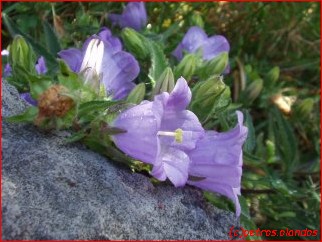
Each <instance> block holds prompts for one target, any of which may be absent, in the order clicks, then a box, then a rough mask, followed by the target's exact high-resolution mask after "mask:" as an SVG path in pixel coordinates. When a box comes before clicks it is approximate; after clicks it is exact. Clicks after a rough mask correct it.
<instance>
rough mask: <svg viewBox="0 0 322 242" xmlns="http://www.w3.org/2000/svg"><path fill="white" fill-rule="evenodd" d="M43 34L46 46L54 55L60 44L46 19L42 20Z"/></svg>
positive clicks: (59, 48)
mask: <svg viewBox="0 0 322 242" xmlns="http://www.w3.org/2000/svg"><path fill="white" fill-rule="evenodd" d="M43 27H44V34H45V39H46V44H47V48H48V49H49V51H50V53H51V54H52V55H53V56H55V55H56V54H57V53H58V52H59V51H60V50H61V47H60V44H59V41H58V38H57V36H56V34H55V32H54V30H53V28H52V27H51V26H50V25H49V23H48V22H47V21H44V22H43Z"/></svg>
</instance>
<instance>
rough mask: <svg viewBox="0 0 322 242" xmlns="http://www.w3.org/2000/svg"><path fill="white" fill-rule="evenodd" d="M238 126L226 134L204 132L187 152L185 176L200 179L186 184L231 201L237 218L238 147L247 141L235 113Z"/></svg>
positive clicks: (238, 213) (239, 181) (238, 209)
mask: <svg viewBox="0 0 322 242" xmlns="http://www.w3.org/2000/svg"><path fill="white" fill-rule="evenodd" d="M237 118H238V124H237V125H236V127H235V128H234V129H232V130H230V131H228V132H224V133H219V132H216V131H207V132H206V134H205V136H204V137H203V138H202V139H200V140H199V141H198V142H197V144H196V148H195V149H193V150H190V151H188V152H187V154H188V155H189V157H190V159H191V164H190V167H189V175H190V176H193V177H199V178H204V179H200V180H198V181H192V180H188V184H190V185H193V186H196V187H199V188H202V189H204V190H208V191H212V192H217V193H220V194H222V195H224V196H226V197H228V198H230V199H232V200H233V202H234V203H235V207H236V214H237V216H239V215H240V204H239V201H238V196H237V195H240V183H241V175H242V164H243V160H242V158H243V157H242V156H243V153H242V145H243V143H244V141H245V140H246V137H247V132H248V130H247V127H245V126H243V114H242V113H241V112H239V111H237Z"/></svg>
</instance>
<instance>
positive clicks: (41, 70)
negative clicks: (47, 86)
mask: <svg viewBox="0 0 322 242" xmlns="http://www.w3.org/2000/svg"><path fill="white" fill-rule="evenodd" d="M35 68H36V71H37V73H38V74H39V75H40V74H45V73H46V72H47V66H46V62H45V58H44V57H42V56H40V57H39V59H38V61H37V64H36V65H35Z"/></svg>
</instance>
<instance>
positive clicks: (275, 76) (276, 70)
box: [267, 66, 280, 83]
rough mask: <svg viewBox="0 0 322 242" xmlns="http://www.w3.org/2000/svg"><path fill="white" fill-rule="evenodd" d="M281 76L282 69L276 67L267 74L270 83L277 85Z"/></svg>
mask: <svg viewBox="0 0 322 242" xmlns="http://www.w3.org/2000/svg"><path fill="white" fill-rule="evenodd" d="M279 76H280V68H279V67H278V66H275V67H274V68H272V69H271V70H270V71H269V72H268V73H267V81H268V82H269V83H275V82H276V81H277V80H278V78H279Z"/></svg>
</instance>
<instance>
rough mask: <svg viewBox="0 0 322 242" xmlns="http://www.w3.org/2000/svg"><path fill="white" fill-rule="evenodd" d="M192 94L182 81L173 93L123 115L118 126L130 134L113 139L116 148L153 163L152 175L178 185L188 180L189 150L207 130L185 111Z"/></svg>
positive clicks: (181, 79)
mask: <svg viewBox="0 0 322 242" xmlns="http://www.w3.org/2000/svg"><path fill="white" fill-rule="evenodd" d="M190 100H191V91H190V89H189V87H188V84H187V82H186V80H185V79H184V78H182V77H181V78H179V79H178V81H177V83H176V85H175V88H174V89H173V91H172V92H171V93H170V94H169V93H167V92H164V93H162V94H160V95H157V96H155V98H154V101H152V102H150V101H143V102H142V103H141V104H139V105H136V106H134V107H132V108H129V109H127V110H125V111H124V112H122V113H121V114H120V115H119V116H118V117H117V118H116V120H115V122H114V125H115V126H116V127H118V128H121V129H124V130H126V133H122V134H118V135H115V136H113V140H114V142H115V144H116V146H117V147H118V148H119V149H120V150H122V151H123V152H124V153H126V154H127V155H129V156H132V157H133V158H135V159H139V160H141V161H143V162H145V163H148V164H152V165H153V169H152V172H151V174H152V175H153V176H154V177H155V178H157V179H159V180H161V181H164V180H166V178H169V180H170V181H171V182H172V183H173V184H174V185H175V186H176V187H178V186H183V185H184V184H185V183H186V181H187V179H188V168H189V164H190V158H189V156H188V155H187V151H189V150H192V149H194V148H195V144H196V142H197V140H198V139H200V138H201V137H202V136H203V134H204V130H203V128H202V126H201V124H200V122H199V120H198V118H197V117H196V115H195V114H194V113H192V112H191V111H188V110H185V109H186V107H187V106H188V104H189V103H190Z"/></svg>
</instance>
